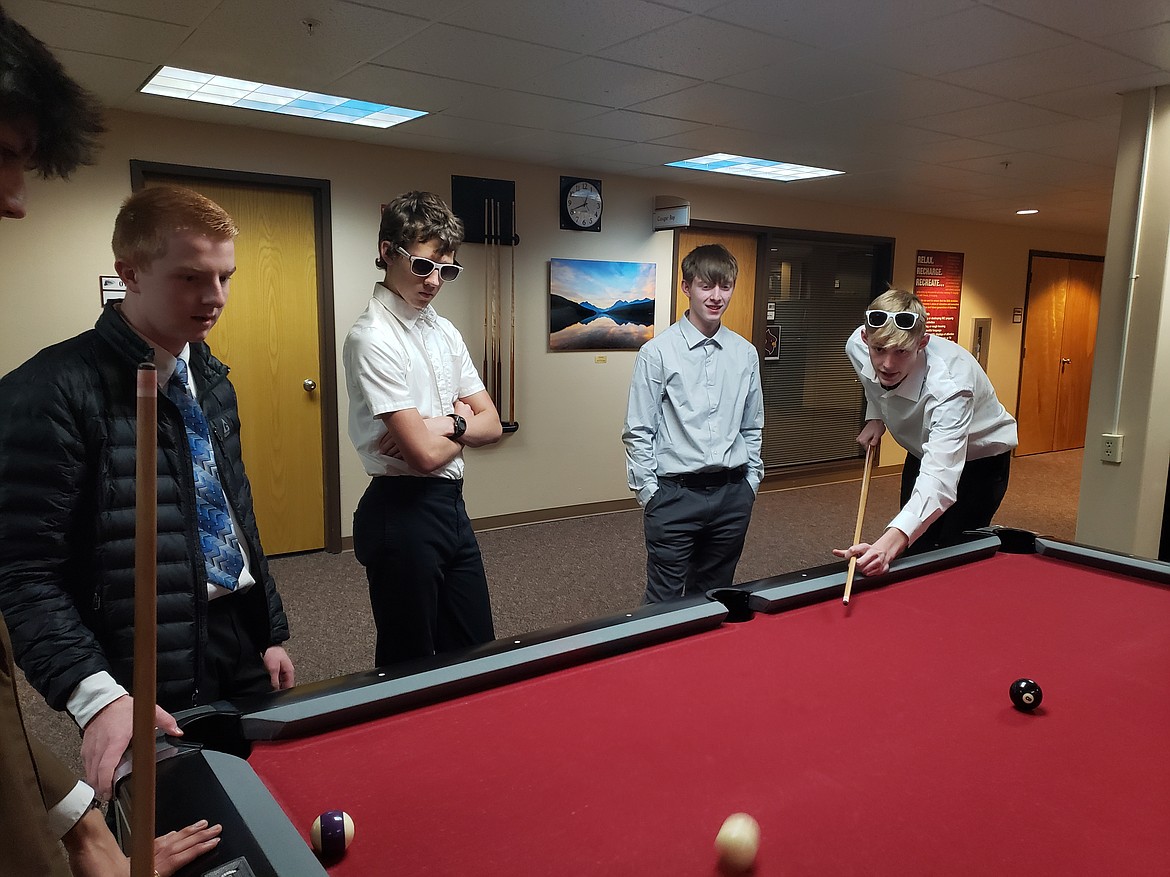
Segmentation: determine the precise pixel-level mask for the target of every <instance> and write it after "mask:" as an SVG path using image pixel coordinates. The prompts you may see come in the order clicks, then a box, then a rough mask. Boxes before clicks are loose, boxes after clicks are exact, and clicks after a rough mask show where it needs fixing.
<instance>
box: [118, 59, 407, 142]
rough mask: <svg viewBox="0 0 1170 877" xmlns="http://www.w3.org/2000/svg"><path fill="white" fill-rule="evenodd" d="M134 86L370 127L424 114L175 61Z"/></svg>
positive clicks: (168, 94)
mask: <svg viewBox="0 0 1170 877" xmlns="http://www.w3.org/2000/svg"><path fill="white" fill-rule="evenodd" d="M139 91H141V92H142V93H143V94H158V95H162V96H164V97H176V98H180V99H182V100H194V101H200V102H202V103H208V104H221V105H223V106H229V107H242V108H244V109H249V110H260V111H261V112H265V113H280V114H281V115H285V116H305V117H307V118H311V119H326V120H328V121H330V122H344V123H345V124H347V125H366V126H368V127H371V128H391V127H393V126H394V125H400V124H402V123H403V122H409V121H410V120H411V119H417V118H418V117H419V116H425V115H426V113H424V112H423V111H421V110H408V109H404V108H403V107H394V106H389V105H387V104H375V103H370V102H369V101H362V100H351V99H350V98H345V97H337V96H335V95H332V94H318V93H317V92H313V91H300V90H298V89H295V88H282V87H281V86H279V85H265V84H264V83H263V82H250V81H248V80H247V79H233V78H232V77H230V76H215V75H214V74H211V73H198V72H196V71H195V70H183V69H181V68H179V67H160V68H159V70H158V72H156V73H155V74H154V76H152V77H150V79H149V80H148V81H147V83H146V84H145V85H144V86H142V88H140V89H139Z"/></svg>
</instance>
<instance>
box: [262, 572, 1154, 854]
mask: <svg viewBox="0 0 1170 877" xmlns="http://www.w3.org/2000/svg"><path fill="white" fill-rule="evenodd" d="M1168 671H1170V590H1168V589H1167V588H1165V587H1163V586H1160V585H1157V584H1151V583H1150V582H1147V581H1142V580H1140V579H1136V578H1131V577H1129V576H1127V575H1119V574H1116V573H1110V572H1103V571H1101V570H1097V569H1091V568H1087V567H1085V566H1083V565H1080V564H1074V563H1069V562H1065V561H1062V560H1054V559H1050V558H1047V557H1042V556H1034V555H1015V554H995V555H993V556H991V557H988V558H986V559H982V560H979V561H976V562H972V563H966V564H963V565H961V566H957V567H954V568H952V569H948V570H944V571H941V572H937V573H932V574H930V575H926V576H919V577H915V578H912V579H909V580H906V581H902V582H899V583H896V584H892V585H889V586H886V587H883V588H880V589H877V590H873V591H863V592H860V593H855V596H854V599H853V601H852V603H851V604H850V606H848V607H845V606H843V605H842V604H841V602H840V601H839V600H830V601H826V602H821V603H816V604H813V605H807V606H803V607H801V608H797V609H793V610H790V611H785V612H782V613H778V614H775V615H764V614H757V615H756V617H755V618H754V619H753V620H751V621H749V622H746V623H741V624H724V625H722V626H721V627H719V628H718V629H715V630H712V631H708V632H704V633H700V634H697V635H692V636H688V637H685V638H683V639H680V640H676V641H672V642H668V643H665V644H661V645H656V646H651V647H648V648H644V649H640V650H638V651H635V652H631V653H628V654H625V655H621V656H617V657H612V658H607V659H604V660H600V661H597V662H594V663H590V664H586V665H583V666H579V667H575V668H571V669H568V670H564V671H561V672H556V673H551V674H549V675H545V676H540V677H537V678H534V679H529V680H526V681H522V682H516V683H512V684H508V685H505V686H502V687H499V688H494V689H491V690H488V691H483V692H480V693H476V694H472V695H469V696H463V697H459V698H456V699H454V700H450V701H448V702H444V703H439V704H436V705H432V706H427V707H423V708H419V709H415V710H413V711H410V712H406V713H402V714H399V715H394V716H390V717H386V718H381V719H378V720H376V721H370V722H366V723H363V724H359V725H354V726H351V727H348V728H344V729H342V730H337V731H331V732H329V733H323V734H318V735H315V736H312V737H309V738H306V739H301V740H294V741H289V742H279V743H261V744H257V745H256V746H255V748H254V750H253V753H252V755H251V757H250V758H249V764H250V765H251V766H252V768H253V769H254V770H255V771H256V773H257V774H258V775H259V776H260V777H261V779H262V780H263V782H264V784H265V785H266V786H267V787H268V789H269V790H270V791H271V792H272V794H273V796H274V797H275V798H276V800H277V802H278V803H279V804H280V806H281V808H282V809H283V810H284V811H285V813H287V815H288V816H289V818H290V820H291V821H292V823H293V824H294V825H295V826H296V827H297V829H298V830H299V831H301V833H302V834H303V835H304V836H305V837H306V838H307V836H308V829H309V826H310V825H311V823H312V821H313V818H314V817H315V816H316V815H318V814H319V813H320V812H322V811H324V810H328V809H333V808H338V809H344V810H346V811H348V812H349V813H350V814H351V815H352V816H353V818H354V821H355V823H356V825H357V838H356V840H355V842H354V844H353V846H352V847H351V849H350V851H349V852H348V853H347V854H346V856H345V857H344V858H342V859H341V860H340V861H339V862H337V863H336V864H334V865H332V866H331V867H330V868H329V873H330V874H332V875H336V877H349V875H373V874H393V875H432V874H433V875H484V877H488V875H529V874H531V875H576V874H580V875H592V874H606V875H641V877H648V875H670V877H683V875H691V874H693V875H711V874H715V873H717V871H716V865H715V856H714V853H713V841H714V837H715V833H716V831H717V830H718V828H719V826H720V824H721V822H722V821H723V819H724V818H726V817H727V816H728V815H729V814H731V813H733V812H735V811H746V812H748V813H750V814H752V815H753V816H754V817H755V818H756V819H757V820H758V821H759V822H760V825H761V828H762V840H761V846H760V853H759V858H758V863H757V868H756V872H755V873H756V874H758V875H782V874H783V875H804V874H866V875H877V874H899V875H907V874H1004V873H1014V874H1028V875H1057V874H1059V875H1070V874H1086V875H1087V874H1094V875H1097V874H1167V873H1170V745H1167V744H1168V742H1170V741H1168V740H1167V737H1168V732H1170V681H1168V680H1170V673H1168ZM1022 676H1028V677H1031V678H1034V679H1035V680H1036V681H1037V682H1039V684H1040V685H1041V686H1042V687H1043V690H1044V700H1043V705H1042V706H1041V707H1040V708H1039V709H1037V710H1036V711H1035V712H1034V713H1032V714H1025V713H1021V712H1018V711H1017V710H1015V709H1014V708H1013V707H1012V705H1011V702H1010V700H1009V698H1008V686H1009V685H1010V683H1011V682H1012V681H1013V680H1015V679H1016V678H1018V677H1022Z"/></svg>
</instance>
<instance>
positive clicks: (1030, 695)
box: [1009, 679, 1044, 713]
mask: <svg viewBox="0 0 1170 877" xmlns="http://www.w3.org/2000/svg"><path fill="white" fill-rule="evenodd" d="M1009 691H1010V693H1011V696H1012V703H1013V704H1014V705H1015V707H1016V709H1018V710H1023V711H1024V712H1026V713H1030V712H1031V711H1032V710H1034V709H1036V707H1038V706H1040V701H1041V700H1042V699H1043V698H1044V692H1043V691H1041V690H1040V686H1039V685H1037V684H1036V683H1035V682H1033V681H1032V680H1031V679H1017V680H1016V681H1015V682H1013V683H1012V687H1011V688H1010V689H1009Z"/></svg>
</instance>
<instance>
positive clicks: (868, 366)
mask: <svg viewBox="0 0 1170 877" xmlns="http://www.w3.org/2000/svg"><path fill="white" fill-rule="evenodd" d="M861 346H862V348H864V350H865V358H864V360H863V361H862V366H861V374H862V375H863V376H864V377H865V378H867V379H868V380H870V381H872V382H873V383H875V384H877V387H878V390H880V391H881V392H882V393H883V394H884V395H887V396H901V397H902V398H903V399H909V400H910V401H912V402H915V401H917V400H918V397H919V396H921V395H922V387H923V386H924V384H925V383H926V348H925V347H924V348H922V350H920V351H918V354H919V355H918V356H916V357H914V367H913V368H911V369H910V373H909V374H907V375H906V377H905V378H903V379H902V382H901V383H900V384H898V386H896V387H894V389H892V390H887V389H886V388H885V387H883V386H882V385H881V382H880V381H879V380H878V378H877V372H876V371H875V370H874V367H873V360H871V359H870V358H869V348H867V347H866V346H865V342H862V345H861Z"/></svg>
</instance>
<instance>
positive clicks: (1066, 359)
mask: <svg viewBox="0 0 1170 877" xmlns="http://www.w3.org/2000/svg"><path fill="white" fill-rule="evenodd" d="M1070 362H1072V360H1071V359H1069V358H1068V357H1067V356H1066V357H1062V358H1061V360H1060V364H1061V365H1068V364H1069V363H1070ZM305 383H309V382H308V381H305Z"/></svg>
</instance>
